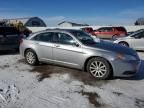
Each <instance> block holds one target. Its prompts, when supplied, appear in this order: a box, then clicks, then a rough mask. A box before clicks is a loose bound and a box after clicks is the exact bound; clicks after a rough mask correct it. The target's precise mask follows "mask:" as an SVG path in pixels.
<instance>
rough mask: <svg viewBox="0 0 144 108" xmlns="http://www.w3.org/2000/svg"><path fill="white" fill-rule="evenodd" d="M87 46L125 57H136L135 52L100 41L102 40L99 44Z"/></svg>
mask: <svg viewBox="0 0 144 108" xmlns="http://www.w3.org/2000/svg"><path fill="white" fill-rule="evenodd" d="M89 46H90V47H93V48H99V49H103V50H107V51H112V52H116V53H121V54H127V55H133V56H135V55H136V52H135V51H134V50H133V49H131V48H128V47H125V46H122V45H118V44H115V43H111V42H106V41H102V40H101V41H100V42H97V43H95V44H92V45H89Z"/></svg>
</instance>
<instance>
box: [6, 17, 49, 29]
mask: <svg viewBox="0 0 144 108" xmlns="http://www.w3.org/2000/svg"><path fill="white" fill-rule="evenodd" d="M3 21H5V22H6V23H7V24H18V23H22V24H23V25H24V26H27V27H46V24H45V22H44V21H43V20H42V19H40V18H39V17H28V18H15V19H3Z"/></svg>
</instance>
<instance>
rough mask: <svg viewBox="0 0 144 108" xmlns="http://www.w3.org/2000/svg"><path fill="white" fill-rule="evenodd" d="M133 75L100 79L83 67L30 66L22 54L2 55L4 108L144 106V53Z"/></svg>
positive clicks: (1, 97)
mask: <svg viewBox="0 0 144 108" xmlns="http://www.w3.org/2000/svg"><path fill="white" fill-rule="evenodd" d="M139 55H140V58H141V60H142V64H141V66H140V70H139V72H138V74H137V75H136V76H134V77H132V78H114V79H112V80H104V81H96V80H95V79H94V78H93V77H91V76H90V75H89V73H86V72H82V71H80V70H75V69H70V68H65V67H59V66H53V65H47V64H41V65H39V66H29V65H27V64H26V63H25V61H24V60H23V59H22V58H21V56H20V55H19V54H15V53H13V52H12V53H2V54H0V108H144V92H143V89H144V61H143V60H144V52H139Z"/></svg>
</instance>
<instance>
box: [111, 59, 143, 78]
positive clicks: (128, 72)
mask: <svg viewBox="0 0 144 108" xmlns="http://www.w3.org/2000/svg"><path fill="white" fill-rule="evenodd" d="M112 64H113V72H114V73H113V74H114V76H116V77H131V76H134V75H135V74H136V73H137V72H138V71H139V67H140V65H141V61H140V60H135V61H120V60H117V61H113V63H112Z"/></svg>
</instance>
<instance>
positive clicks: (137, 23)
mask: <svg viewBox="0 0 144 108" xmlns="http://www.w3.org/2000/svg"><path fill="white" fill-rule="evenodd" d="M135 25H144V17H142V18H138V19H137V20H136V22H135Z"/></svg>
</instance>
